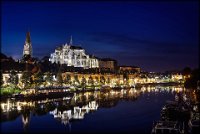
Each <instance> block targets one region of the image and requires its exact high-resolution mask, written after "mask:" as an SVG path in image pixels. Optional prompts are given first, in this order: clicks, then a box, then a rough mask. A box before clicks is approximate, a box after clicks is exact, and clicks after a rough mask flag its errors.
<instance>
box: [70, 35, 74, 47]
mask: <svg viewBox="0 0 200 134" xmlns="http://www.w3.org/2000/svg"><path fill="white" fill-rule="evenodd" d="M72 43H73V42H72V35H71V38H70V42H69V45H72Z"/></svg>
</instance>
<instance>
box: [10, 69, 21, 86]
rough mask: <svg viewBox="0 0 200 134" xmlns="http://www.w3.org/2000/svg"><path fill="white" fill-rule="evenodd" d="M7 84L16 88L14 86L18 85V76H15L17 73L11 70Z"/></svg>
mask: <svg viewBox="0 0 200 134" xmlns="http://www.w3.org/2000/svg"><path fill="white" fill-rule="evenodd" d="M9 82H10V83H11V84H13V85H15V86H16V85H17V84H18V82H19V79H18V75H17V73H16V72H15V71H14V70H12V71H11V73H10V78H9Z"/></svg>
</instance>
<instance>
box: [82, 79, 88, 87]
mask: <svg viewBox="0 0 200 134" xmlns="http://www.w3.org/2000/svg"><path fill="white" fill-rule="evenodd" d="M86 82H87V81H86V79H85V77H82V79H81V86H82V87H85V86H86Z"/></svg>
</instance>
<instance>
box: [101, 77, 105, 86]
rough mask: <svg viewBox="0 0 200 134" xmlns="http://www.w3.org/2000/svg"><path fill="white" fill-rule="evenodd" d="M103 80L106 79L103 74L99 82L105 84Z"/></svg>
mask: <svg viewBox="0 0 200 134" xmlns="http://www.w3.org/2000/svg"><path fill="white" fill-rule="evenodd" d="M105 81H106V79H105V77H104V76H101V77H100V83H101V84H105Z"/></svg>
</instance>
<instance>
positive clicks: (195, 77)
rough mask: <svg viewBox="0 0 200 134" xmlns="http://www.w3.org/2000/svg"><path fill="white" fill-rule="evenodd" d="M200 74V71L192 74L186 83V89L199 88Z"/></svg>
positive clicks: (196, 70)
mask: <svg viewBox="0 0 200 134" xmlns="http://www.w3.org/2000/svg"><path fill="white" fill-rule="evenodd" d="M199 74H200V70H199V69H194V70H193V71H192V73H191V77H190V78H188V79H187V80H186V81H185V83H184V86H185V87H186V88H197V82H198V81H199V80H200V76H199Z"/></svg>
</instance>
